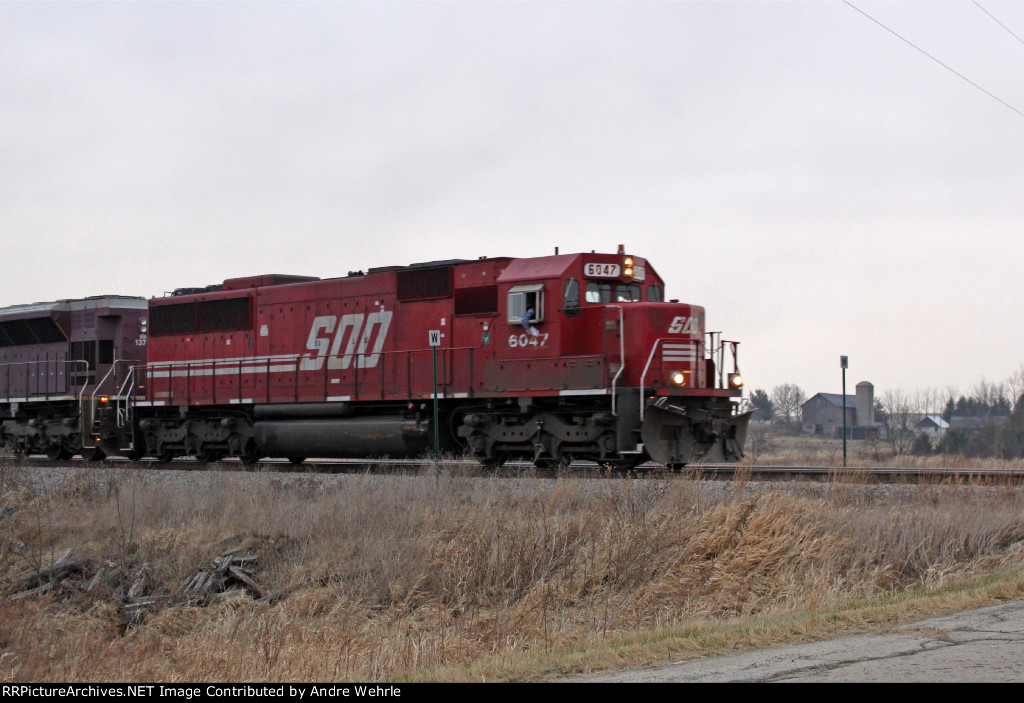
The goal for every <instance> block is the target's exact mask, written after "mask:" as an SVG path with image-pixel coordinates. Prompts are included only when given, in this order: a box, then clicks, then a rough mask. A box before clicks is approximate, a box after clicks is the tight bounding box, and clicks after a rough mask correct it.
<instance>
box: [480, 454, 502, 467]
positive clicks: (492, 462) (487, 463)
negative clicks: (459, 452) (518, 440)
mask: <svg viewBox="0 0 1024 703" xmlns="http://www.w3.org/2000/svg"><path fill="white" fill-rule="evenodd" d="M506 460H508V455H506V454H505V453H504V452H499V453H497V454H495V455H494V456H492V457H487V458H486V459H481V460H480V466H481V467H482V468H483V469H485V470H487V471H493V470H494V469H497V468H499V467H501V465H502V464H504V463H505V461H506Z"/></svg>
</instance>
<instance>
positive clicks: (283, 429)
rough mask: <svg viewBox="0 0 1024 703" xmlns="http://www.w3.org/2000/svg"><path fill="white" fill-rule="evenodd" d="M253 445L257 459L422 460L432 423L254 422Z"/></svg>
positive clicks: (386, 418) (374, 419) (386, 419)
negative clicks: (373, 458)
mask: <svg viewBox="0 0 1024 703" xmlns="http://www.w3.org/2000/svg"><path fill="white" fill-rule="evenodd" d="M254 430H255V437H254V439H255V441H256V447H257V449H258V451H259V453H260V454H261V455H262V456H287V457H337V458H360V457H381V456H387V457H393V458H407V457H416V456H423V455H424V454H427V453H429V452H430V450H431V449H432V448H433V443H434V428H433V421H432V420H430V419H424V420H416V419H407V418H403V417H396V416H393V415H367V416H360V417H304V418H290V419H285V418H281V419H258V420H257V421H256V423H255V425H254Z"/></svg>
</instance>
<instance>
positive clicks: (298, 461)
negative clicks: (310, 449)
mask: <svg viewBox="0 0 1024 703" xmlns="http://www.w3.org/2000/svg"><path fill="white" fill-rule="evenodd" d="M288 461H290V462H292V463H293V464H303V463H305V461H306V457H304V456H290V457H288Z"/></svg>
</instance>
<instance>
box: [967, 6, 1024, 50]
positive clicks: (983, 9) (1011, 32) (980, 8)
mask: <svg viewBox="0 0 1024 703" xmlns="http://www.w3.org/2000/svg"><path fill="white" fill-rule="evenodd" d="M972 2H974V5H975V7H977V8H978V9H979V10H981V11H982V12H984V13H985V14H986V15H988V16H989V17H991V18H992V19H993V20H994V21H995V23H996V24H998V25H999V26H1000V27H1002V28H1003V29H1005V30H1006V31H1007V32H1009V33H1010V34H1011V35H1012V36H1013V38H1014V39H1016V40H1017V41H1019V42H1020V43H1021V44H1024V39H1021V38H1020V37H1018V36H1017V35H1016V34H1014V32H1013V30H1012V29H1010V28H1009V27H1007V26H1006V25H1005V24H1003V23H1002V22H1000V21H999V20H998V19H997V18H996V16H995V15H993V14H992V13H991V12H989V11H988V10H986V9H985V8H984V7H982V6H981V5H980V4H979V3H978V0H972Z"/></svg>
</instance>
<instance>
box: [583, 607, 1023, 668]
mask: <svg viewBox="0 0 1024 703" xmlns="http://www.w3.org/2000/svg"><path fill="white" fill-rule="evenodd" d="M586 681H590V682H609V681H619V682H627V683H641V682H649V683H684V682H691V681H692V682H771V681H863V682H976V681H993V682H1003V681H1016V682H1021V681H1024V602H1018V603H1008V604H1005V605H997V606H993V607H991V608H984V609H982V610H974V611H970V612H966V613H959V614H957V615H950V616H948V617H943V618H934V619H932V620H925V621H923V622H919V623H916V624H913V625H908V626H906V627H902V628H900V629H899V630H896V631H895V632H893V633H891V634H886V635H865V636H859V637H847V638H844V639H838V640H831V641H828V642H816V643H813V644H801V645H794V646H789V647H781V648H779V649H770V650H765V651H761V652H750V653H748V654H740V655H737V656H732V657H721V658H717V659H702V660H698V661H692V662H687V663H684V664H675V665H672V666H667V667H663V668H660V669H649V670H646V671H632V672H620V673H617V674H607V675H602V676H595V677H591V678H588V679H586Z"/></svg>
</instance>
